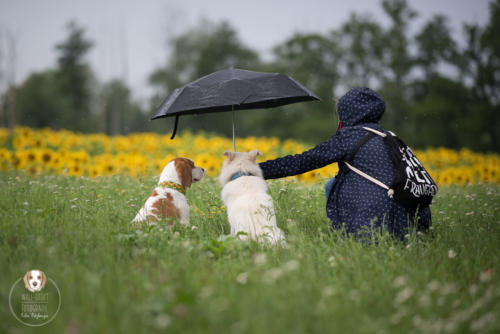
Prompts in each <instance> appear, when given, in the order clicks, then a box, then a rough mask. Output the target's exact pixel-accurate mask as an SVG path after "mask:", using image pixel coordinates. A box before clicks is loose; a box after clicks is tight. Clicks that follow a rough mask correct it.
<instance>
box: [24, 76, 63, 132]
mask: <svg viewBox="0 0 500 334" xmlns="http://www.w3.org/2000/svg"><path fill="white" fill-rule="evenodd" d="M16 95H17V100H18V101H17V106H16V107H17V108H16V109H17V113H16V118H17V120H16V123H18V124H22V125H26V126H31V127H35V128H40V127H51V128H56V129H57V128H59V127H61V117H63V115H65V114H66V113H67V111H68V110H69V108H70V101H69V99H68V98H67V97H66V96H65V95H63V94H62V93H61V92H60V90H59V85H58V75H57V73H56V72H55V71H54V70H49V71H46V72H41V73H33V74H31V75H30V76H29V77H28V78H27V79H26V80H25V81H24V82H23V83H22V85H21V86H20V87H19V88H18V89H17V93H16Z"/></svg>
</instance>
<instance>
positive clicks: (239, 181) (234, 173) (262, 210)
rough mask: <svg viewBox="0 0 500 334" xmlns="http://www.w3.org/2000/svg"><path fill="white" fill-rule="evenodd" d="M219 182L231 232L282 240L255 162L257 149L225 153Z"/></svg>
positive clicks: (282, 236)
mask: <svg viewBox="0 0 500 334" xmlns="http://www.w3.org/2000/svg"><path fill="white" fill-rule="evenodd" d="M224 155H225V156H226V160H225V161H224V164H223V165H222V170H221V174H220V176H219V181H220V183H221V185H222V187H223V188H222V193H221V197H222V201H223V202H224V204H225V205H226V207H227V218H228V220H229V225H230V226H231V235H238V232H244V233H245V234H246V235H243V236H240V235H238V236H240V237H241V238H242V239H247V238H250V239H254V240H258V241H268V242H271V243H278V242H281V241H283V240H284V234H283V232H282V231H281V230H280V229H279V228H278V225H276V216H275V214H274V205H273V200H272V198H271V196H269V194H268V193H267V184H266V182H265V181H264V179H263V177H262V170H261V169H260V167H259V164H258V163H257V156H258V155H262V153H260V152H259V151H256V150H254V151H251V152H248V153H247V152H230V151H227V152H224Z"/></svg>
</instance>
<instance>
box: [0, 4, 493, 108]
mask: <svg viewBox="0 0 500 334" xmlns="http://www.w3.org/2000/svg"><path fill="white" fill-rule="evenodd" d="M380 2H381V1H379V0H351V1H344V0H307V1H306V0H251V1H250V0H248V1H239V0H142V1H140V0H0V40H1V36H2V34H3V36H5V33H6V31H8V32H9V34H11V35H13V36H15V37H16V41H17V44H16V50H17V66H16V71H15V72H16V81H17V82H20V81H22V80H23V79H25V78H26V76H27V75H28V74H29V73H30V72H33V71H42V70H45V69H48V68H50V67H54V66H55V64H56V52H55V49H54V46H55V44H57V43H59V42H61V41H62V40H63V39H64V38H65V37H66V34H67V31H66V29H65V25H66V24H67V23H68V22H69V21H70V20H72V19H75V20H76V21H77V23H78V24H79V25H82V26H83V27H85V28H86V29H87V37H89V38H90V39H92V40H93V41H94V43H95V46H94V48H93V49H92V51H91V53H90V54H89V58H88V59H89V60H90V62H91V66H92V68H93V70H94V72H95V73H96V74H97V76H98V78H99V79H100V80H108V79H111V78H118V77H125V78H126V80H127V83H128V84H129V85H130V86H131V87H132V88H133V90H134V93H135V96H136V97H140V98H145V97H147V95H148V92H149V90H148V85H147V78H148V75H149V74H150V73H151V72H152V71H153V70H154V69H155V68H157V67H159V66H161V65H163V64H164V63H165V59H166V56H167V47H166V45H167V43H166V41H167V39H168V38H169V37H172V36H175V35H178V34H179V33H182V32H183V31H186V30H187V29H188V28H190V27H192V26H194V25H196V24H197V23H198V22H199V21H200V19H201V18H206V19H209V20H211V21H214V22H219V21H221V20H226V21H229V22H230V24H231V25H232V26H233V27H234V28H235V29H236V30H237V32H238V35H239V37H240V39H241V40H242V42H243V43H245V44H246V45H247V46H249V47H251V48H253V49H255V50H257V51H259V52H260V53H261V55H262V56H264V57H265V56H266V55H269V54H270V50H271V48H272V47H273V46H275V45H276V44H278V43H281V42H283V41H284V40H285V39H287V38H289V37H290V36H291V35H292V34H293V33H294V32H320V33H326V32H328V31H330V30H331V29H333V28H338V27H339V25H340V24H342V23H344V22H346V20H347V19H348V18H349V15H350V13H352V12H357V13H365V14H367V15H372V16H373V17H374V18H375V19H376V20H378V21H379V22H381V23H383V24H384V23H387V19H386V17H385V16H384V13H383V11H382V9H381V5H380ZM409 2H410V4H411V6H412V7H413V8H414V9H416V10H417V11H418V13H419V14H420V15H419V17H418V19H417V20H415V24H414V26H413V27H412V29H413V30H416V29H418V27H419V26H420V25H421V24H422V22H425V21H426V20H427V19H429V18H430V17H432V16H433V15H435V14H443V15H445V16H447V17H448V18H449V19H450V26H451V27H452V29H453V33H454V36H455V37H459V36H460V35H461V27H462V24H463V23H464V22H468V23H479V24H484V23H485V22H487V20H488V3H489V1H488V0H409ZM0 45H2V44H0Z"/></svg>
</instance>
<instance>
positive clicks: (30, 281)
mask: <svg viewBox="0 0 500 334" xmlns="http://www.w3.org/2000/svg"><path fill="white" fill-rule="evenodd" d="M45 282H47V276H45V274H44V273H43V271H41V270H38V269H33V270H30V271H28V272H27V273H26V275H24V285H25V286H26V289H28V290H29V291H31V292H35V291H40V290H42V289H43V287H44V286H45Z"/></svg>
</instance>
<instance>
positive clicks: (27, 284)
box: [24, 270, 31, 289]
mask: <svg viewBox="0 0 500 334" xmlns="http://www.w3.org/2000/svg"><path fill="white" fill-rule="evenodd" d="M30 274H31V270H28V272H27V273H26V274H25V275H24V285H25V286H26V288H28V289H29V288H30V284H29V282H28V280H29V276H30Z"/></svg>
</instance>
